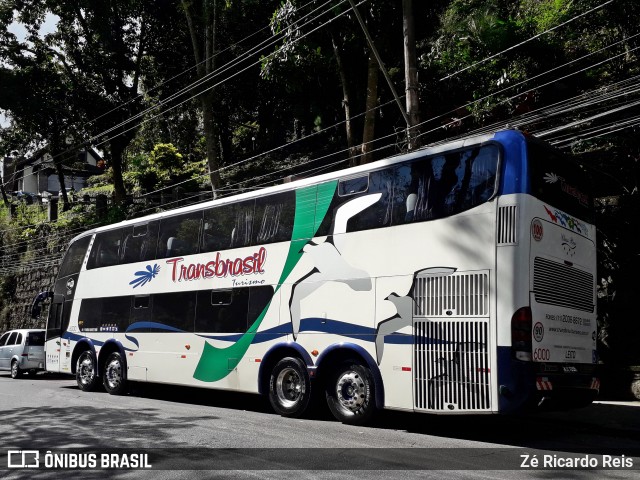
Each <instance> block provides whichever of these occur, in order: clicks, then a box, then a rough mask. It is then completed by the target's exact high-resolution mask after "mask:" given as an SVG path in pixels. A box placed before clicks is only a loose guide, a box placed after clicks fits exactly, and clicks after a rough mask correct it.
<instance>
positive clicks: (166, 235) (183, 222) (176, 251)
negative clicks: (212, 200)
mask: <svg viewBox="0 0 640 480" xmlns="http://www.w3.org/2000/svg"><path fill="white" fill-rule="evenodd" d="M201 223H202V212H195V213H187V214H184V215H177V216H175V217H169V218H164V219H162V221H161V222H160V233H159V236H158V247H157V248H158V254H157V256H156V258H169V257H182V256H185V255H193V254H194V253H198V238H199V237H200V224H201Z"/></svg>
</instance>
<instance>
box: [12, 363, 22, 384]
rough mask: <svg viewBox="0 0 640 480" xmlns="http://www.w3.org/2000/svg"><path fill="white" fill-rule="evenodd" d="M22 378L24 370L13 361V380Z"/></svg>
mask: <svg viewBox="0 0 640 480" xmlns="http://www.w3.org/2000/svg"><path fill="white" fill-rule="evenodd" d="M21 376H22V370H20V366H19V365H18V361H17V360H13V361H12V362H11V378H14V379H15V378H20V377H21Z"/></svg>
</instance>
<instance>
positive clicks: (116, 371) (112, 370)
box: [105, 359, 122, 390]
mask: <svg viewBox="0 0 640 480" xmlns="http://www.w3.org/2000/svg"><path fill="white" fill-rule="evenodd" d="M105 378H106V380H107V384H108V385H109V389H111V390H113V389H115V388H117V387H118V385H120V383H121V382H122V365H120V362H119V361H118V360H116V359H114V360H111V361H110V362H109V363H108V364H107V367H106V370H105Z"/></svg>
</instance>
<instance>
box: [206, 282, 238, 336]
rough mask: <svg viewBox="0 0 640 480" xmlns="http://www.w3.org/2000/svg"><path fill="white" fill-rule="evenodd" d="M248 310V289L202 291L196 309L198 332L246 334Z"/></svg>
mask: <svg viewBox="0 0 640 480" xmlns="http://www.w3.org/2000/svg"><path fill="white" fill-rule="evenodd" d="M248 308H249V289H248V288H235V289H233V290H230V289H222V290H201V291H199V292H198V300H197V308H196V332H210V333H243V332H246V331H247V312H248Z"/></svg>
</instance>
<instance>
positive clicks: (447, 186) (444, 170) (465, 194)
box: [317, 145, 499, 236]
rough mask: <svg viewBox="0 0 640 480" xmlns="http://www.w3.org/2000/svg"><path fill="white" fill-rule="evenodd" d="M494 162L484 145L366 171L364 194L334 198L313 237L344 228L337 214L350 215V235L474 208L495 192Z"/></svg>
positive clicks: (493, 149) (494, 149)
mask: <svg viewBox="0 0 640 480" xmlns="http://www.w3.org/2000/svg"><path fill="white" fill-rule="evenodd" d="M498 159H499V150H498V147H497V146H494V145H488V146H483V147H476V148H472V149H467V150H463V151H458V152H451V153H446V154H443V155H438V156H434V157H424V158H421V159H418V160H414V161H412V162H408V163H405V164H400V165H395V166H393V167H389V168H386V169H383V170H378V171H374V172H371V173H370V174H369V183H368V187H367V189H366V191H364V192H360V193H354V194H351V195H349V196H346V197H343V196H340V194H339V192H338V193H337V194H336V195H335V196H334V198H333V201H332V202H331V206H330V208H329V212H328V214H327V217H325V219H324V220H323V222H322V225H321V227H320V229H319V230H318V233H317V235H319V236H320V235H329V234H331V233H333V231H336V228H337V230H338V231H340V229H341V228H344V227H343V226H341V225H336V222H341V221H343V220H344V217H343V216H342V215H339V214H338V213H339V212H340V211H342V212H348V214H349V215H350V216H349V217H348V218H347V220H346V221H347V228H346V230H347V232H351V231H358V230H366V229H371V228H380V227H386V226H390V225H401V224H404V223H409V222H415V221H426V220H432V219H437V218H443V217H447V216H449V215H455V214H457V213H460V212H463V211H465V210H468V209H470V208H473V207H475V206H477V205H480V204H481V203H484V202H486V201H488V200H489V199H490V198H491V197H492V195H493V194H494V192H495V188H496V178H497V171H498ZM347 181H350V180H348V179H347V180H345V182H347ZM343 183H344V182H343ZM339 188H340V187H339ZM340 209H343V210H340Z"/></svg>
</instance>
